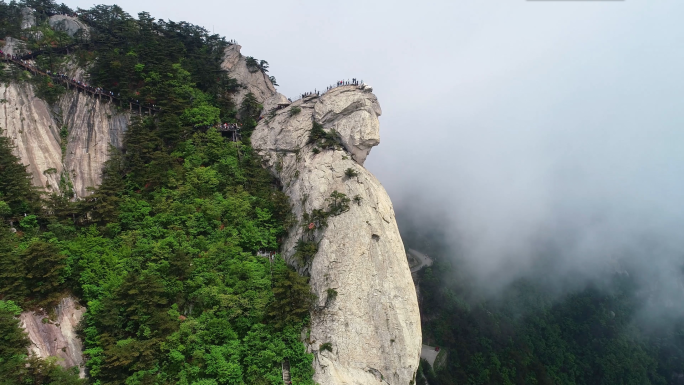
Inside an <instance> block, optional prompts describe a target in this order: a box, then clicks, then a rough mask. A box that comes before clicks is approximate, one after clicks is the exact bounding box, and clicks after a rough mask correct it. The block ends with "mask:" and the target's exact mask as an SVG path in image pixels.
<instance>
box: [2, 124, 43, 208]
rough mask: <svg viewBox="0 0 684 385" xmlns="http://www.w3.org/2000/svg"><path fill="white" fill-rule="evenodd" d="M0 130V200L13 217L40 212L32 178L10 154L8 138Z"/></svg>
mask: <svg viewBox="0 0 684 385" xmlns="http://www.w3.org/2000/svg"><path fill="white" fill-rule="evenodd" d="M2 134H3V131H2V129H0V200H2V201H5V202H6V203H7V204H8V205H9V206H10V209H11V211H12V214H14V215H23V214H25V213H34V212H37V211H39V210H40V194H39V193H38V191H37V189H36V188H35V187H34V186H33V185H32V184H31V179H32V176H31V174H30V173H29V172H28V171H26V166H24V165H22V164H21V160H20V159H19V158H18V157H17V156H15V155H14V154H13V153H12V149H13V145H12V142H11V141H10V139H9V138H6V137H4V136H2Z"/></svg>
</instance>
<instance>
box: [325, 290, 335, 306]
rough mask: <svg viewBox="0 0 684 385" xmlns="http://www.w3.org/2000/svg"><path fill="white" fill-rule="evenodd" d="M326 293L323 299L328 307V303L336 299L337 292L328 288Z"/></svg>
mask: <svg viewBox="0 0 684 385" xmlns="http://www.w3.org/2000/svg"><path fill="white" fill-rule="evenodd" d="M326 293H327V294H328V297H327V298H326V299H325V304H326V305H328V303H330V302H332V301H334V300H335V298H337V290H335V289H333V288H328V290H326Z"/></svg>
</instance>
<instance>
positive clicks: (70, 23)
mask: <svg viewBox="0 0 684 385" xmlns="http://www.w3.org/2000/svg"><path fill="white" fill-rule="evenodd" d="M48 23H49V24H50V27H52V29H54V30H56V31H63V32H66V34H67V35H69V36H71V37H74V36H76V35H77V34H78V33H79V31H83V32H82V33H81V36H82V38H83V39H85V40H88V39H89V38H90V29H89V28H88V26H87V25H85V24H84V23H83V22H82V21H80V20H78V18H75V17H71V16H66V15H53V16H50V19H48Z"/></svg>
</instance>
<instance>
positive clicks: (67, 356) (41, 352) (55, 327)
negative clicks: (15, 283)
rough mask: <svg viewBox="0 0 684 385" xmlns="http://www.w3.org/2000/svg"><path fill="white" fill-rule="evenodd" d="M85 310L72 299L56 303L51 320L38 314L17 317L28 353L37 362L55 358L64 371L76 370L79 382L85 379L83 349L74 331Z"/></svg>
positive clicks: (26, 313) (68, 298) (32, 313)
mask: <svg viewBox="0 0 684 385" xmlns="http://www.w3.org/2000/svg"><path fill="white" fill-rule="evenodd" d="M85 310H86V309H85V308H83V307H80V306H79V305H78V304H77V303H76V302H75V301H74V299H73V298H71V297H67V298H64V299H62V301H61V302H60V303H59V305H58V306H57V308H56V309H55V311H54V316H52V317H50V316H48V315H46V314H43V313H40V312H38V313H37V312H24V313H21V315H20V316H19V319H20V321H21V324H22V327H23V328H24V330H26V332H27V333H28V336H29V339H30V340H31V346H30V347H29V353H32V354H35V355H36V356H38V357H41V358H47V357H57V358H58V360H57V363H58V364H59V365H61V366H63V367H67V368H70V367H73V366H77V367H79V369H80V375H81V378H83V377H85V368H84V366H83V353H82V348H83V346H82V343H81V340H80V339H79V338H78V337H77V336H76V328H77V326H78V323H79V322H81V318H82V317H83V313H85Z"/></svg>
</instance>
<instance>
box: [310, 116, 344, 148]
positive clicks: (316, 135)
mask: <svg viewBox="0 0 684 385" xmlns="http://www.w3.org/2000/svg"><path fill="white" fill-rule="evenodd" d="M308 143H309V144H314V145H315V146H317V147H320V148H321V149H323V150H327V149H331V148H336V147H337V146H338V145H339V143H340V135H339V134H338V133H337V131H335V130H332V129H331V130H330V132H326V131H325V130H324V129H323V125H322V124H320V123H318V122H314V123H313V126H312V127H311V131H310V132H309V141H308ZM314 153H316V154H317V152H315V148H314Z"/></svg>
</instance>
